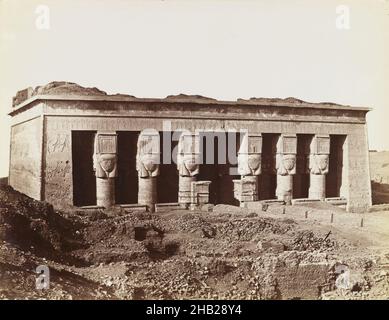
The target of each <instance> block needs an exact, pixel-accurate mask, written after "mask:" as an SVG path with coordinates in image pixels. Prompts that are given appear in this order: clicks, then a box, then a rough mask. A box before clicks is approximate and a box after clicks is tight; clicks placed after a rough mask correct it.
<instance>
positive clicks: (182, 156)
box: [177, 132, 200, 208]
mask: <svg viewBox="0 0 389 320" xmlns="http://www.w3.org/2000/svg"><path fill="white" fill-rule="evenodd" d="M199 151H200V137H199V135H198V134H192V133H187V132H186V133H183V134H182V135H181V136H180V139H179V140H178V152H177V169H178V174H179V185H178V203H179V204H180V205H181V206H182V207H183V208H188V207H189V205H190V203H191V186H192V182H194V181H196V175H198V174H199V171H200V168H199V165H200V152H199Z"/></svg>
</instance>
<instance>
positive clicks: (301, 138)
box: [9, 82, 371, 211]
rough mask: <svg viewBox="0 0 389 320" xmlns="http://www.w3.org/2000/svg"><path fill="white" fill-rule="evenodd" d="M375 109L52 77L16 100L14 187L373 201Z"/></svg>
mask: <svg viewBox="0 0 389 320" xmlns="http://www.w3.org/2000/svg"><path fill="white" fill-rule="evenodd" d="M368 111H369V109H367V108H360V107H350V106H343V105H338V104H333V103H307V102H304V101H301V100H297V99H294V98H288V99H263V98H251V99H248V100H243V99H238V100H237V101H218V100H215V99H211V98H206V97H202V96H187V95H178V96H168V97H166V98H164V99H144V98H136V97H133V96H129V95H120V94H116V95H107V94H106V93H105V92H103V91H100V90H98V89H96V88H83V87H80V86H78V85H76V84H73V83H67V82H53V83H50V84H48V85H46V86H43V87H37V88H36V89H32V88H29V89H26V90H22V91H20V92H18V93H17V95H16V96H15V98H14V101H13V107H12V111H11V112H10V116H11V117H12V127H11V154H10V172H9V181H10V185H11V186H12V187H13V188H14V189H16V190H18V191H20V192H22V193H25V194H26V195H28V196H30V197H32V198H35V199H38V200H45V201H48V202H50V203H52V204H53V205H54V206H56V207H57V208H73V207H88V206H98V207H104V208H109V207H112V206H134V207H136V206H144V207H145V208H146V209H147V210H150V211H153V210H154V209H155V207H156V206H158V205H163V204H176V205H177V206H180V207H182V208H196V207H201V206H202V205H205V204H208V203H209V204H220V203H223V204H232V205H238V206H239V205H240V206H245V205H247V204H248V203H252V202H258V201H269V202H271V201H280V202H285V203H288V204H290V203H292V204H293V203H296V202H297V203H298V202H304V201H327V202H330V203H344V204H345V205H346V206H347V209H348V210H349V211H361V210H366V209H367V208H368V207H369V206H370V205H371V189H370V176H369V163H368V142H367V135H366V113H367V112H368Z"/></svg>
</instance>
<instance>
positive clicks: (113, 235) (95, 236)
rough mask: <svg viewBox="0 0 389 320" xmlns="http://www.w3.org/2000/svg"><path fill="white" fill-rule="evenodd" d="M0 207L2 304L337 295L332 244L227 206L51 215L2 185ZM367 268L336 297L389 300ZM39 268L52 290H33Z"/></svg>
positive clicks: (289, 223)
mask: <svg viewBox="0 0 389 320" xmlns="http://www.w3.org/2000/svg"><path fill="white" fill-rule="evenodd" d="M0 208H1V209H0V241H2V245H1V248H0V269H1V270H0V271H1V272H0V275H1V276H0V298H11V299H13V298H31V299H37V298H45V299H71V298H76V299H82V298H88V299H145V298H147V299H168V298H171V299H193V298H205V299H207V298H208V299H308V298H309V299H319V298H333V297H339V293H337V292H338V291H336V290H334V289H336V288H335V281H336V277H337V274H336V268H335V267H336V264H337V263H338V261H339V257H338V249H339V244H338V241H337V239H336V238H334V237H333V236H332V235H329V234H328V233H318V232H314V231H312V230H308V229H306V228H305V229H304V228H303V227H302V226H300V225H299V224H298V223H296V222H295V221H294V220H293V219H274V218H270V217H264V216H263V215H261V213H260V212H254V211H250V210H246V209H241V208H234V207H224V208H222V207H219V208H216V210H214V212H201V211H195V212H188V211H185V210H175V211H167V212H161V213H156V214H149V213H122V214H120V213H118V214H116V215H107V214H106V213H104V212H101V211H96V212H89V213H83V214H81V212H77V211H74V212H58V211H55V210H54V209H53V208H52V206H51V205H49V204H46V203H41V202H38V201H34V200H31V199H29V198H28V197H26V196H24V195H22V194H20V193H18V192H15V191H13V190H12V189H11V188H9V187H0ZM371 261H373V260H371V259H367V260H366V261H365V262H364V263H363V265H368V266H370V267H368V268H367V269H366V270H361V274H360V277H359V278H357V279H354V280H353V281H354V282H353V283H352V287H350V289H349V290H348V291H347V290H346V291H347V292H348V293H346V294H344V293H342V294H343V296H342V297H346V298H349V297H348V296H347V294H350V295H351V297H359V296H357V295H356V294H355V292H358V294H360V297H374V295H377V296H382V292H384V293H385V291H386V293H387V292H388V291H387V289H388V287H385V285H384V284H385V283H387V279H388V278H387V277H386V276H384V275H382V274H380V273H378V275H377V270H376V269H375V267H374V263H373V262H371ZM42 264H43V265H47V266H48V267H49V268H50V271H51V284H50V288H51V289H49V290H40V291H39V290H38V291H37V290H36V288H35V282H34V277H35V276H36V275H35V273H34V271H35V268H36V266H38V265H42ZM354 264H355V266H358V265H360V264H361V261H360V260H358V259H355V261H354ZM356 268H357V267H356ZM375 277H376V278H375ZM377 277H378V278H377ZM361 279H362V280H361ZM376 284H379V285H376ZM376 288H379V289H377V290H378V291H374V290H375V289H376ZM353 292H354V293H353ZM336 294H338V296H336Z"/></svg>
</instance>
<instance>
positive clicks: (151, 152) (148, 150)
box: [136, 131, 161, 178]
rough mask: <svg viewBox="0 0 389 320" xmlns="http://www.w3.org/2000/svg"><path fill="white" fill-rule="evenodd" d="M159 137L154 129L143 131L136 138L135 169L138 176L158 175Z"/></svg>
mask: <svg viewBox="0 0 389 320" xmlns="http://www.w3.org/2000/svg"><path fill="white" fill-rule="evenodd" d="M160 157H161V154H160V137H159V133H158V132H155V131H150V132H147V131H143V132H141V134H140V135H139V138H138V151H137V155H136V170H137V171H138V174H139V177H141V178H148V177H156V176H158V175H159V164H160Z"/></svg>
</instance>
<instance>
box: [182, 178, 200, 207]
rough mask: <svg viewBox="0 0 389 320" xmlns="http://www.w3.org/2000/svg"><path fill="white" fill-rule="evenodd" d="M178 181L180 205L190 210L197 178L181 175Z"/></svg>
mask: <svg viewBox="0 0 389 320" xmlns="http://www.w3.org/2000/svg"><path fill="white" fill-rule="evenodd" d="M178 179H179V180H178V203H179V204H180V206H181V207H182V208H188V207H189V205H190V203H191V202H192V201H191V200H192V194H191V186H192V182H194V181H196V177H195V176H193V177H190V176H181V175H180V176H179V178H178Z"/></svg>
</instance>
